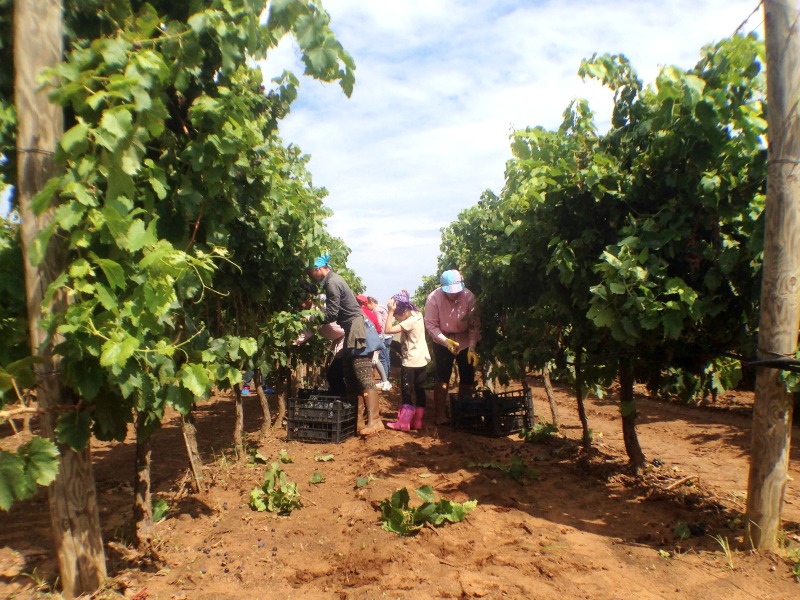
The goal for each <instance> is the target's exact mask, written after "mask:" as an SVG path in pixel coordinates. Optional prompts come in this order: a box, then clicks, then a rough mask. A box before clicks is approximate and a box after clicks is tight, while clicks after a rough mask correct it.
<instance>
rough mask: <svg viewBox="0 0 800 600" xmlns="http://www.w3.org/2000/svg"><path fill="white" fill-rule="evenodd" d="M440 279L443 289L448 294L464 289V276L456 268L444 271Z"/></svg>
mask: <svg viewBox="0 0 800 600" xmlns="http://www.w3.org/2000/svg"><path fill="white" fill-rule="evenodd" d="M439 281H440V282H441V284H442V291H443V292H445V293H446V294H457V293H458V292H460V291H461V290H463V289H464V278H463V277H462V276H461V273H459V272H458V271H456V270H455V269H452V270H450V271H445V272H444V273H442V277H441V279H440V280H439Z"/></svg>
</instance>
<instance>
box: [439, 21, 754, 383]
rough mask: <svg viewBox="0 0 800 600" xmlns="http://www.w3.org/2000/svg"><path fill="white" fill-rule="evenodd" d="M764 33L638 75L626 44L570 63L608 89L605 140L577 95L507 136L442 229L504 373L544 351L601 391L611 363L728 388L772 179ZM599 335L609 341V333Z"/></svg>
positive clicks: (449, 258) (519, 371) (652, 378)
mask: <svg viewBox="0 0 800 600" xmlns="http://www.w3.org/2000/svg"><path fill="white" fill-rule="evenodd" d="M763 61H764V56H763V44H762V43H761V42H759V41H758V40H756V39H755V38H754V37H751V36H748V37H742V36H735V37H733V38H730V39H727V40H724V41H722V42H720V43H719V44H717V45H716V46H714V47H710V46H709V47H707V48H705V49H704V50H703V53H702V58H701V60H700V61H699V62H698V64H697V65H696V66H695V67H694V68H693V69H690V70H687V71H681V70H679V69H677V68H675V67H666V68H664V69H662V71H661V73H660V74H659V76H658V79H657V81H656V84H655V86H651V87H647V88H644V87H643V85H642V82H641V81H640V80H639V79H638V77H637V75H636V73H635V71H634V70H633V68H632V66H631V64H630V63H629V61H628V60H627V59H626V58H625V57H624V56H610V55H605V56H594V57H592V58H591V59H588V60H585V61H583V62H582V64H581V67H580V71H579V73H580V74H581V76H582V77H585V78H594V79H597V80H599V81H600V82H601V83H603V84H604V85H606V86H608V87H609V88H610V89H611V90H612V91H613V93H614V100H615V105H614V110H613V114H612V126H611V129H610V131H609V132H608V133H606V134H603V135H600V134H599V133H598V132H597V129H596V127H595V124H594V115H593V113H592V111H591V110H590V108H589V105H588V103H586V102H585V101H583V100H576V101H574V102H572V103H571V104H570V105H569V106H568V107H567V109H566V110H565V112H564V118H563V122H562V125H561V127H560V128H559V129H558V130H557V131H547V130H545V129H543V128H540V127H536V128H527V129H523V130H518V131H515V132H514V133H513V135H512V140H511V154H512V156H511V159H510V160H509V161H508V162H507V164H506V182H505V186H504V188H503V190H502V192H501V193H500V195H496V194H494V193H492V192H488V191H487V192H485V193H484V194H483V196H482V197H481V199H480V201H479V202H478V203H477V205H476V206H474V207H471V208H469V209H466V210H464V211H462V212H461V213H460V214H459V216H458V219H457V220H456V221H455V222H453V223H451V224H450V226H449V227H447V228H446V229H445V230H444V231H443V236H442V245H441V254H440V257H439V267H440V268H444V267H446V268H452V266H453V265H458V266H459V267H460V268H461V270H462V272H463V274H464V277H465V280H466V281H467V282H468V285H469V287H470V289H471V290H472V291H474V292H475V293H476V294H477V295H478V306H479V307H480V310H481V316H482V321H483V323H484V324H485V327H484V330H483V332H482V333H483V341H482V350H481V351H482V354H483V355H485V356H487V357H491V358H492V359H493V363H494V364H495V365H496V366H497V371H496V373H495V374H496V375H497V376H498V377H499V378H500V381H501V382H502V381H506V380H508V379H511V378H517V379H518V378H520V377H522V376H523V375H524V374H525V373H526V372H528V371H530V370H538V369H541V368H542V366H543V365H544V364H546V363H548V362H550V361H554V363H555V367H556V368H555V370H554V376H555V377H561V378H562V379H563V378H566V379H568V380H570V381H571V382H572V385H574V386H575V387H576V388H580V389H582V390H584V391H587V390H602V389H603V388H604V387H607V386H608V385H609V384H610V382H611V381H612V380H613V379H614V377H615V375H616V373H617V371H618V370H619V369H620V367H621V365H623V364H624V365H629V367H630V369H631V370H632V372H633V373H634V376H635V378H636V379H637V380H639V381H644V382H646V383H648V385H651V386H656V387H657V386H658V385H659V382H660V381H661V378H662V373H663V371H664V370H665V369H676V370H679V371H680V372H682V373H687V374H690V375H692V376H695V377H698V378H699V379H698V381H699V382H700V383H701V385H702V390H697V393H701V394H705V393H712V394H714V393H718V392H719V391H721V390H722V389H729V388H728V386H730V385H735V382H736V379H737V376H738V375H737V370H738V365H733V364H723V363H722V362H721V359H720V358H719V357H721V356H723V355H724V354H726V353H737V354H740V355H744V356H749V355H752V354H753V351H754V344H755V330H756V326H757V314H758V282H759V280H760V268H761V248H762V245H763V244H762V237H761V231H762V229H763V225H762V223H761V219H762V212H763V207H764V194H765V181H766V163H765V160H766V147H765V144H764V139H765V133H766V120H765V118H764V115H765V110H766V109H765V106H764V98H765V81H764V76H763V73H762V69H761V67H762V65H763ZM609 338H610V339H609Z"/></svg>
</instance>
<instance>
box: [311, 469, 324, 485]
mask: <svg viewBox="0 0 800 600" xmlns="http://www.w3.org/2000/svg"><path fill="white" fill-rule="evenodd" d="M311 483H313V484H315V485H316V484H317V483H325V475H323V474H322V473H320V472H319V471H314V473H313V475H311Z"/></svg>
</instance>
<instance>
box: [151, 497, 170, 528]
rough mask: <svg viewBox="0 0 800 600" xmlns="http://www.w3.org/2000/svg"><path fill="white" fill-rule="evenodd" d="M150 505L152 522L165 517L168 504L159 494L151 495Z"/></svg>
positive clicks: (167, 511)
mask: <svg viewBox="0 0 800 600" xmlns="http://www.w3.org/2000/svg"><path fill="white" fill-rule="evenodd" d="M152 505H153V523H158V522H159V521H163V520H164V519H166V518H167V513H169V504H167V501H166V500H164V499H163V498H161V497H160V496H153V500H152Z"/></svg>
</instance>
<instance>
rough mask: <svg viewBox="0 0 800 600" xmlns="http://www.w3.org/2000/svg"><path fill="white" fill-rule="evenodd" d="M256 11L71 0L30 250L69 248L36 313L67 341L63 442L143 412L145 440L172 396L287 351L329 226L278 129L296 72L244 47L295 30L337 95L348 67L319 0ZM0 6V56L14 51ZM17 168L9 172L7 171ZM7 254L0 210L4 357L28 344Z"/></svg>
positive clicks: (16, 275)
mask: <svg viewBox="0 0 800 600" xmlns="http://www.w3.org/2000/svg"><path fill="white" fill-rule="evenodd" d="M2 2H3V5H4V6H7V7H8V8H9V10H8V11H7V12H8V13H10V3H8V2H7V0H2ZM263 9H264V4H263V2H253V1H252V0H231V1H226V2H219V1H217V0H199V1H197V2H191V3H174V2H166V1H164V0H153V1H151V2H148V3H140V2H130V1H127V0H122V1H120V0H93V1H92V2H85V3H75V2H70V3H67V4H66V5H65V11H64V23H65V45H66V52H65V60H64V62H63V63H62V64H61V65H59V66H57V67H56V68H55V69H54V70H53V73H52V75H53V76H54V78H55V79H56V80H57V82H58V83H57V84H56V85H55V86H54V87H53V88H52V89H51V99H52V100H53V101H54V102H56V103H58V104H60V105H61V106H63V107H64V108H65V116H66V123H65V129H66V131H65V133H64V135H63V137H62V139H61V140H60V143H59V145H58V148H57V155H56V160H57V162H58V164H59V165H60V166H61V172H60V174H59V175H58V176H57V177H55V178H53V179H51V180H50V181H49V182H48V183H47V184H46V185H45V187H44V189H43V190H42V191H41V192H40V193H39V194H38V195H37V197H36V198H35V199H34V208H35V210H37V211H43V210H45V209H47V208H50V207H52V208H53V209H54V210H55V222H54V225H53V226H52V227H50V228H49V229H47V230H45V231H42V232H41V234H40V236H39V238H38V239H37V241H36V243H35V247H34V248H33V249H32V254H33V257H34V260H37V261H38V260H41V257H42V255H43V250H44V249H45V248H46V246H47V244H48V243H61V244H63V245H64V246H65V250H66V256H67V267H66V268H65V270H64V271H63V272H62V273H60V274H59V276H58V278H57V279H56V281H55V283H54V284H53V285H52V286H51V289H50V290H49V292H48V294H49V297H54V296H55V295H57V294H58V295H59V296H61V297H63V299H64V300H66V306H67V308H66V310H64V311H63V312H58V313H56V314H52V315H47V317H48V326H49V327H50V330H51V332H57V333H58V334H60V335H61V336H62V338H61V340H62V341H61V342H60V344H59V345H58V347H57V352H58V353H59V354H61V355H62V357H63V359H64V360H63V365H64V371H63V377H64V380H65V382H66V384H67V385H68V386H70V387H71V388H72V389H73V390H74V392H76V395H77V396H79V397H80V398H81V400H82V401H83V405H84V406H85V408H86V410H84V411H81V412H80V413H75V414H69V415H65V416H64V417H63V418H62V419H61V420H60V422H59V425H58V433H59V435H60V436H61V438H60V439H61V440H62V441H64V442H66V443H68V444H69V445H70V446H72V447H75V448H78V447H81V445H85V443H86V442H87V441H88V439H89V436H90V435H92V434H93V435H96V436H98V437H99V438H101V439H122V438H123V437H124V435H125V431H126V427H127V425H128V424H129V423H130V422H132V420H133V415H134V414H139V415H143V418H142V419H141V420H140V422H141V423H142V424H143V425H144V427H143V428H142V429H141V430H140V433H141V434H143V435H146V434H148V433H149V432H151V431H152V430H153V429H155V428H156V427H157V426H158V423H159V422H160V419H161V416H162V415H163V411H164V409H165V407H166V406H173V407H174V408H176V409H177V410H178V411H180V412H181V413H183V414H185V413H186V412H187V411H188V410H189V409H190V407H191V405H192V404H193V403H194V402H197V401H199V400H202V399H204V398H207V397H208V396H209V395H210V393H211V390H212V388H214V387H216V388H218V389H228V388H230V387H232V386H233V385H235V384H237V383H239V382H240V380H241V375H240V373H241V370H242V369H244V368H253V367H255V366H260V367H262V368H269V367H270V366H272V365H275V364H282V365H286V364H287V363H289V362H290V360H291V359H292V356H293V353H292V352H291V351H289V350H287V347H289V346H290V342H289V341H287V340H291V341H293V339H294V338H293V336H294V335H295V333H296V332H297V331H298V330H299V328H300V327H301V323H300V317H299V316H298V315H296V314H294V312H293V311H295V309H296V306H297V303H298V300H299V298H300V297H301V293H302V292H301V288H300V285H299V284H300V279H301V277H302V273H303V271H304V268H305V266H306V263H307V260H308V257H309V256H311V255H314V254H315V253H318V252H319V251H320V249H321V248H322V247H326V246H330V245H335V244H336V243H338V241H337V240H335V239H333V238H331V236H330V235H329V234H327V232H325V229H324V225H323V221H324V219H325V218H326V217H327V216H329V214H330V211H329V210H328V209H327V208H326V207H325V206H324V205H323V199H324V197H325V191H324V190H322V189H318V188H314V187H313V185H312V183H311V176H310V174H309V173H308V172H307V170H306V164H307V162H308V157H307V156H304V155H303V154H302V153H301V151H300V150H299V149H298V148H297V147H295V146H292V145H288V146H287V145H284V143H283V142H282V140H280V138H278V137H277V135H276V132H277V124H278V121H279V120H280V119H281V118H283V117H284V116H285V115H286V114H287V113H288V111H289V108H290V105H291V103H292V102H293V101H294V99H295V98H296V96H297V86H298V79H297V77H295V76H294V75H293V74H292V73H288V72H286V73H284V74H283V75H282V76H281V77H279V78H277V79H276V80H275V81H274V82H273V87H271V89H266V86H265V85H264V82H263V77H262V74H261V71H260V69H259V68H258V66H257V65H256V64H255V62H254V60H258V59H264V58H267V57H268V53H269V52H270V51H271V50H272V49H274V48H275V47H276V46H277V45H278V43H279V42H280V40H281V39H282V38H283V37H284V36H286V35H292V36H294V37H295V39H296V40H297V42H298V44H299V46H300V48H301V52H302V54H303V60H304V63H305V67H306V74H308V75H310V76H313V77H315V78H317V79H320V80H323V81H338V82H339V84H340V85H341V87H342V89H343V90H344V92H345V93H346V94H348V95H349V94H350V93H351V91H352V86H353V82H354V68H355V67H354V64H353V60H352V58H351V57H350V56H349V55H348V54H347V52H346V51H345V50H344V49H343V48H342V47H341V45H340V44H339V43H338V41H337V40H336V38H335V36H334V34H333V33H332V31H331V30H330V27H329V25H330V23H329V17H328V15H327V13H325V11H324V10H322V9H321V7H320V6H319V4H318V3H313V2H310V1H305V0H290V1H283V2H271V3H270V11H269V15H268V17H267V19H266V21H265V22H263V23H262V19H261V15H262V12H263ZM0 15H2V16H0V52H2V53H3V56H4V57H6V58H10V60H8V61H7V64H13V54H12V48H11V46H10V45H8V42H9V41H10V39H11V38H10V26H11V24H10V22H9V21H7V19H6V17H5V15H6V11H2V12H0ZM9 74H10V72H8V71H4V72H3V74H2V75H0V102H1V103H0V152H2V153H3V154H6V155H7V157H9V158H13V156H14V153H13V152H12V153H11V154H7V152H6V149H7V148H10V149H13V148H14V145H15V139H14V135H15V132H14V124H15V121H14V115H13V88H12V82H11V79H10V78H9V77H7V76H8V75H9ZM2 162H3V161H2V160H0V163H2ZM12 162H13V161H12ZM9 164H10V163H5V164H3V165H2V177H3V179H2V180H0V183H3V182H4V181H9V182H13V179H12V178H10V177H11V175H8V176H7V175H6V173H7V172H8V173H13V169H12V170H10V171H9V170H7V168H6V167H7V166H9ZM18 248H19V244H18V241H17V232H16V226H15V225H14V224H13V223H4V228H3V231H2V235H0V266H7V265H8V266H9V268H8V269H3V270H2V272H3V273H4V276H3V278H0V291H3V290H4V289H6V288H9V290H10V292H12V293H9V294H8V296H7V297H4V300H3V302H2V303H0V339H2V342H0V364H4V365H7V364H9V363H11V362H13V361H14V360H18V359H21V358H23V356H24V355H20V353H19V348H22V347H24V346H25V345H26V344H27V332H26V328H21V327H20V326H19V325H20V323H19V321H20V320H21V319H20V315H24V314H25V312H24V304H23V305H22V306H23V310H19V309H18V307H17V306H16V305H15V304H14V303H18V301H19V298H17V296H20V298H21V290H23V289H24V286H21V285H19V281H21V273H22V266H21V265H22V263H21V259H20V258H19V250H18ZM340 249H341V250H342V251H343V256H342V259H343V260H346V257H347V252H345V251H346V250H347V249H346V246H344V244H340ZM6 274H7V275H6ZM262 327H269V328H270V329H269V334H268V335H265V334H264V330H262ZM304 350H306V351H307V352H310V351H311V348H308V349H304Z"/></svg>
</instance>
